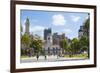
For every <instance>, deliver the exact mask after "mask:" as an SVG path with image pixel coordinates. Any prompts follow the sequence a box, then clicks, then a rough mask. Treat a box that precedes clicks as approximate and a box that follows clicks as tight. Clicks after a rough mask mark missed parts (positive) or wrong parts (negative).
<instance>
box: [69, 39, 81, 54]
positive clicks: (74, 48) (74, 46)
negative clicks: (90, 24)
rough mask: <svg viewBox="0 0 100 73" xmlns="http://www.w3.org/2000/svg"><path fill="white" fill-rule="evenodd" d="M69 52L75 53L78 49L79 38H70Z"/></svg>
mask: <svg viewBox="0 0 100 73" xmlns="http://www.w3.org/2000/svg"><path fill="white" fill-rule="evenodd" d="M70 45H71V52H72V55H73V54H77V53H78V52H79V50H80V44H79V40H78V39H77V38H73V39H72V40H71V44H70Z"/></svg>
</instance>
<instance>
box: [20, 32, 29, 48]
mask: <svg viewBox="0 0 100 73" xmlns="http://www.w3.org/2000/svg"><path fill="white" fill-rule="evenodd" d="M21 43H22V44H24V46H26V47H28V46H29V43H30V37H29V35H28V34H27V33H25V34H24V35H23V36H22V37H21Z"/></svg>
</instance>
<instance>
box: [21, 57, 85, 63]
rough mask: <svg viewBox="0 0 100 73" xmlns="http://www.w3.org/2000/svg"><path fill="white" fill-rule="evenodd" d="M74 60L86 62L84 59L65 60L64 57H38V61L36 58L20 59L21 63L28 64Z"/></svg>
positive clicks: (70, 59)
mask: <svg viewBox="0 0 100 73" xmlns="http://www.w3.org/2000/svg"><path fill="white" fill-rule="evenodd" d="M75 60H86V58H84V59H83V58H65V57H58V56H47V57H46V58H45V56H39V58H38V60H37V58H36V57H29V58H21V60H20V62H21V63H30V62H56V61H57V62H58V61H75Z"/></svg>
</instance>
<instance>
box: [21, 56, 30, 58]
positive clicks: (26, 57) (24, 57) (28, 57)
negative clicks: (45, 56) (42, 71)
mask: <svg viewBox="0 0 100 73" xmlns="http://www.w3.org/2000/svg"><path fill="white" fill-rule="evenodd" d="M21 58H29V56H21Z"/></svg>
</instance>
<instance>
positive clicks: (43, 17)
mask: <svg viewBox="0 0 100 73" xmlns="http://www.w3.org/2000/svg"><path fill="white" fill-rule="evenodd" d="M20 15H21V16H20V20H21V25H22V27H23V33H24V32H25V21H26V18H27V17H28V18H29V21H30V33H31V34H37V35H39V36H41V38H43V36H44V35H43V31H44V29H47V28H51V29H52V34H53V33H56V32H57V33H58V34H62V33H65V36H66V37H68V38H70V39H73V38H77V37H78V30H79V28H80V26H81V25H83V23H84V22H85V20H86V19H87V18H88V13H82V12H80V13H79V12H60V11H59V12H58V11H39V10H21V12H20Z"/></svg>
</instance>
